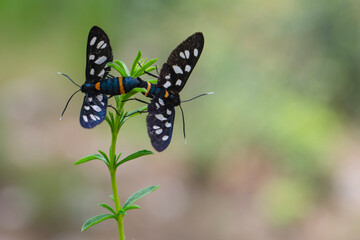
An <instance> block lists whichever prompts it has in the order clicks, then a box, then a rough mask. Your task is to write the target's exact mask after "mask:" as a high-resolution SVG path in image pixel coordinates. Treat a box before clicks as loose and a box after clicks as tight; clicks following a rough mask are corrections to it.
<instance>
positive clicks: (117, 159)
mask: <svg viewBox="0 0 360 240" xmlns="http://www.w3.org/2000/svg"><path fill="white" fill-rule="evenodd" d="M121 154H122V152H121V153H119V155H118V156H117V158H116V162H115V163H117V162H118V161H119V158H120V156H121ZM116 165H117V164H116Z"/></svg>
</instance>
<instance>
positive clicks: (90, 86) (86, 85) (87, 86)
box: [80, 83, 96, 93]
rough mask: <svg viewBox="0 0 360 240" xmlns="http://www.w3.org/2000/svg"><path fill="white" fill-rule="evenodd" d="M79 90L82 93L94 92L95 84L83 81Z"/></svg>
mask: <svg viewBox="0 0 360 240" xmlns="http://www.w3.org/2000/svg"><path fill="white" fill-rule="evenodd" d="M80 90H81V92H83V93H96V89H95V84H92V83H84V84H83V85H82V86H81V88H80Z"/></svg>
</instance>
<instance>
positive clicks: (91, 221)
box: [81, 213, 115, 231]
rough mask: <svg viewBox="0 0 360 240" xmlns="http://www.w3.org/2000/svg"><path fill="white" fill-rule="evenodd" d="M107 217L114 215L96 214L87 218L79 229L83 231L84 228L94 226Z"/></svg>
mask: <svg viewBox="0 0 360 240" xmlns="http://www.w3.org/2000/svg"><path fill="white" fill-rule="evenodd" d="M109 218H115V216H114V215H113V214H108V213H107V214H101V215H97V216H95V217H92V218H90V219H88V220H87V221H86V222H85V223H84V225H83V226H82V228H81V231H85V230H86V229H88V228H90V227H92V226H94V225H95V224H98V223H100V222H102V221H104V220H106V219H109Z"/></svg>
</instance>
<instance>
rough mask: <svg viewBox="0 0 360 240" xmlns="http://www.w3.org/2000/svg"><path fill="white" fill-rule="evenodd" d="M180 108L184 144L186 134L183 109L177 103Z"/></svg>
mask: <svg viewBox="0 0 360 240" xmlns="http://www.w3.org/2000/svg"><path fill="white" fill-rule="evenodd" d="M179 107H180V110H181V116H182V120H183V133H184V140H185V144H186V134H185V117H184V111H183V109H182V107H181V105H179Z"/></svg>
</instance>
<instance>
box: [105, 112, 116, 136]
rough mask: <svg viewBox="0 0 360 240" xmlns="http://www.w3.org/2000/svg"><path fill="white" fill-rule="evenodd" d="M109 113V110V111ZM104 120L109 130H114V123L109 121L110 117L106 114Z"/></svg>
mask: <svg viewBox="0 0 360 240" xmlns="http://www.w3.org/2000/svg"><path fill="white" fill-rule="evenodd" d="M109 114H110V111H109ZM105 120H106V122H107V123H108V124H109V126H110V129H111V132H113V131H114V126H113V125H114V124H113V123H112V122H111V120H110V118H109V117H108V116H106V118H105Z"/></svg>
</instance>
